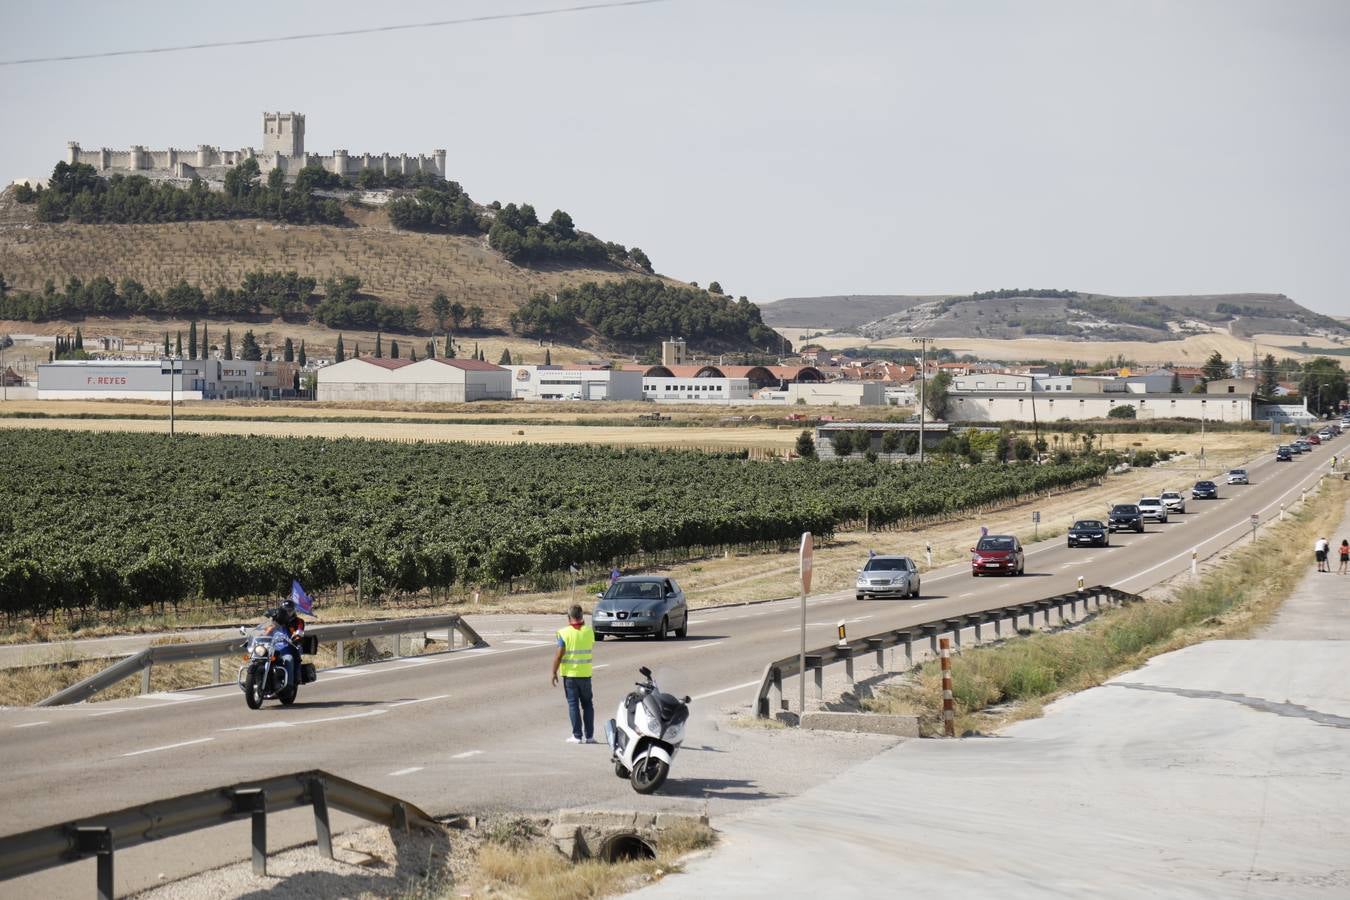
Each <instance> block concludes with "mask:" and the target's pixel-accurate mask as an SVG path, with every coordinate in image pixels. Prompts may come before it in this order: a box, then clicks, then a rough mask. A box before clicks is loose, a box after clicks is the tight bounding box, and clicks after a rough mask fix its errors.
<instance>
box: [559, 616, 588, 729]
mask: <svg viewBox="0 0 1350 900" xmlns="http://www.w3.org/2000/svg"><path fill="white" fill-rule="evenodd" d="M594 648H595V632H594V631H592V630H591V626H589V625H587V624H586V615H585V613H583V612H582V611H581V607H580V606H573V607H572V608H571V609H569V610H568V611H567V627H565V628H559V629H558V652H557V653H556V654H554V656H553V686H554V687H557V686H558V675H559V674H561V675H562V679H563V692H564V693H566V694H567V715H568V717H569V718H571V720H572V736H571V737H570V738H568V739H567V743H569V744H582V743H585V744H594V743H595V705H594V704H593V703H592V699H591V657H592V653H593V651H594ZM583 725H584V726H585V728H584V732H583Z"/></svg>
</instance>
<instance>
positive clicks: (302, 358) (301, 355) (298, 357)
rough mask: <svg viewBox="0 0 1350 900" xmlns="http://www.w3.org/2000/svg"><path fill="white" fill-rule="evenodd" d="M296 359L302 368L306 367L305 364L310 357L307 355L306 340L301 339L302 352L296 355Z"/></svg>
mask: <svg viewBox="0 0 1350 900" xmlns="http://www.w3.org/2000/svg"><path fill="white" fill-rule="evenodd" d="M295 361H296V362H298V363H299V364H300V368H302V369H303V368H304V367H305V365H306V364H307V363H308V362H309V357H308V356H306V355H305V342H304V341H301V342H300V352H299V353H298V354H297V355H296V357H295Z"/></svg>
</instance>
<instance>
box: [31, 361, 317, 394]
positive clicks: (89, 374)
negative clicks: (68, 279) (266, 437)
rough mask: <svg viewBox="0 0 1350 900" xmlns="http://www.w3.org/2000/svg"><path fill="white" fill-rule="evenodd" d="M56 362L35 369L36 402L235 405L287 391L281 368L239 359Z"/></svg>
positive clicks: (289, 381) (274, 364)
mask: <svg viewBox="0 0 1350 900" xmlns="http://www.w3.org/2000/svg"><path fill="white" fill-rule="evenodd" d="M175 364H176V365H177V366H178V368H179V372H177V373H176V374H175V373H171V371H170V365H169V362H168V360H155V359H150V360H146V359H130V360H127V359H122V360H118V359H87V360H60V361H58V362H51V363H44V364H43V365H40V366H38V387H37V395H38V399H39V400H168V399H170V398H169V395H170V386H171V385H172V393H173V397H174V399H177V400H236V399H244V400H247V399H253V398H258V397H268V396H271V395H272V394H273V392H275V391H277V390H279V389H289V388H290V386H291V379H290V375H289V374H286V373H284V372H282V371H281V370H282V369H283V368H293V367H288V366H286V365H285V364H277V363H265V362H251V361H248V360H240V359H225V360H222V359H180V360H176V361H175Z"/></svg>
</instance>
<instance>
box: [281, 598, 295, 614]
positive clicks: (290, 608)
mask: <svg viewBox="0 0 1350 900" xmlns="http://www.w3.org/2000/svg"><path fill="white" fill-rule="evenodd" d="M280 612H281V615H282V617H283V618H285V619H294V618H295V601H294V600H292V599H290V598H289V597H287V598H286V599H285V600H282V601H281V609H280Z"/></svg>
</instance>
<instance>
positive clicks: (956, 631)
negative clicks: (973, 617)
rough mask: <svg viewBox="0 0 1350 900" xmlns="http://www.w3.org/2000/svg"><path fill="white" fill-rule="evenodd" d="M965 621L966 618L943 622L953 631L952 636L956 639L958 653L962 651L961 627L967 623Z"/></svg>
mask: <svg viewBox="0 0 1350 900" xmlns="http://www.w3.org/2000/svg"><path fill="white" fill-rule="evenodd" d="M965 621H966V620H965V619H948V620H946V621H945V622H943V623H942V624H943V625H945V626H947V628H948V629H949V630H950V631H951V633H952V637H953V638H954V639H955V643H956V652H957V653H960V652H961V628H962V626H963V625H965Z"/></svg>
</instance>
